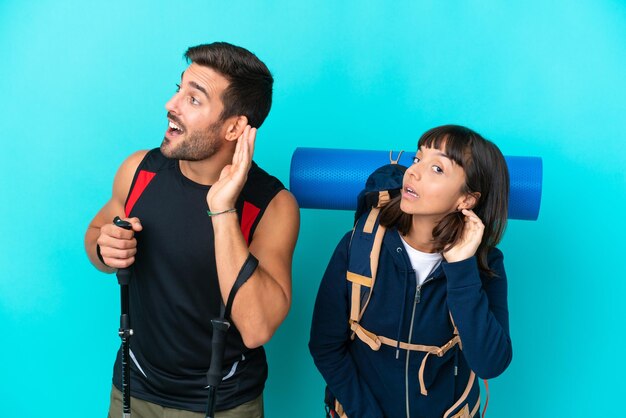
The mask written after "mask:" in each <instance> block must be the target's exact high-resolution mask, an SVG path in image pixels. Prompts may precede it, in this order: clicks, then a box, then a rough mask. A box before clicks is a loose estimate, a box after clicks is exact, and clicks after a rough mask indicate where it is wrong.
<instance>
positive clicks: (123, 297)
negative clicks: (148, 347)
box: [113, 216, 133, 418]
mask: <svg viewBox="0 0 626 418" xmlns="http://www.w3.org/2000/svg"><path fill="white" fill-rule="evenodd" d="M113 223H114V224H115V225H117V226H119V227H120V228H124V229H128V230H130V229H132V226H131V225H130V223H129V222H127V221H123V220H122V219H120V217H119V216H116V217H115V219H113ZM116 275H117V282H118V283H119V285H120V302H121V303H120V305H121V311H122V313H121V315H120V329H119V331H118V334H119V336H120V338H121V339H122V399H123V403H122V418H130V363H129V361H128V360H129V357H130V336H131V335H133V330H132V329H131V328H130V313H129V309H128V306H129V305H128V299H129V297H128V284H129V283H130V275H131V272H130V268H129V267H127V268H121V269H118V270H117V274H116Z"/></svg>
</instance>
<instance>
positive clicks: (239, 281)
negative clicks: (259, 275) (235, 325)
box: [222, 253, 259, 318]
mask: <svg viewBox="0 0 626 418" xmlns="http://www.w3.org/2000/svg"><path fill="white" fill-rule="evenodd" d="M258 265H259V260H257V259H256V257H255V256H253V255H252V253H248V258H246V261H244V263H243V265H242V266H241V270H239V274H238V275H237V278H236V279H235V283H233V287H232V288H231V289H230V293H229V294H228V301H227V302H226V308H225V310H224V315H223V316H222V318H230V311H231V309H232V307H233V301H234V300H235V295H236V294H237V292H238V291H239V288H240V287H241V286H243V284H244V283H245V282H247V281H248V279H249V278H250V277H251V276H252V273H254V270H256V268H257V266H258Z"/></svg>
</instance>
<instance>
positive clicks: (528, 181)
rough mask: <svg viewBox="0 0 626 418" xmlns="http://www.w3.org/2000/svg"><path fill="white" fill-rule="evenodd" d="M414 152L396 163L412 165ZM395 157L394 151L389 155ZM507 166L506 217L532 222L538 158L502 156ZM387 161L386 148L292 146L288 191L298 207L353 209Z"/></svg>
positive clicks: (539, 178) (536, 198)
mask: <svg viewBox="0 0 626 418" xmlns="http://www.w3.org/2000/svg"><path fill="white" fill-rule="evenodd" d="M414 155H415V154H414V152H404V153H402V155H401V157H400V160H399V161H398V163H399V164H402V165H404V166H407V167H408V166H409V165H411V164H412V162H413V161H412V160H413V156H414ZM391 158H393V159H394V160H395V159H397V158H398V152H394V153H393V156H392V157H391ZM504 158H505V159H506V163H507V166H508V168H509V177H510V194H509V219H523V220H529V221H534V220H537V217H538V216H539V206H540V204H541V182H542V161H541V158H540V157H518V156H505V157H504ZM389 162H390V152H389V151H369V150H354V149H332V148H296V150H295V151H294V153H293V156H292V158H291V169H290V174H289V185H290V190H291V192H292V193H293V194H294V196H295V197H296V200H297V201H298V204H299V205H300V207H301V208H309V209H343V210H355V209H356V198H357V195H358V194H359V192H360V191H361V190H363V188H364V187H365V181H366V180H367V178H368V177H369V175H370V174H371V173H372V172H373V171H374V170H376V169H377V168H378V167H381V166H383V165H385V164H389Z"/></svg>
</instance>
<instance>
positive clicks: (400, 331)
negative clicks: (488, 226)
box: [309, 228, 512, 418]
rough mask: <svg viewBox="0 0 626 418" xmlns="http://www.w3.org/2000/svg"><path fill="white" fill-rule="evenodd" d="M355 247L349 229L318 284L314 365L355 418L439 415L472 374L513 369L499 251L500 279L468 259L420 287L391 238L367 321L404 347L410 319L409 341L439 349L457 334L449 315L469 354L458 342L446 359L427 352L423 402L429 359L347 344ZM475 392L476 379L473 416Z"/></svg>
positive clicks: (391, 233)
mask: <svg viewBox="0 0 626 418" xmlns="http://www.w3.org/2000/svg"><path fill="white" fill-rule="evenodd" d="M349 246H350V233H348V234H346V236H345V237H344V238H343V239H342V240H341V241H340V242H339V245H338V246H337V249H336V250H335V253H334V254H333V256H332V258H331V260H330V262H329V264H328V267H327V269H326V273H325V274H324V277H323V279H322V282H321V284H320V288H319V292H318V295H317V300H316V302H315V310H314V313H313V323H312V326H311V340H310V342H309V348H310V351H311V354H312V356H313V359H314V361H315V365H316V366H317V368H318V369H319V371H320V372H321V374H322V376H323V377H324V379H325V380H326V383H327V384H328V387H329V389H330V391H331V392H332V393H333V395H334V396H335V397H336V398H337V400H338V401H339V402H340V403H341V404H342V406H343V408H344V410H345V412H346V414H347V416H348V417H349V418H370V417H371V418H381V417H385V418H405V417H407V416H410V417H412V418H422V417H423V418H440V417H442V416H443V414H444V413H445V411H446V410H447V409H448V408H450V407H451V406H452V405H453V404H454V403H455V401H456V400H457V399H459V398H460V397H461V394H462V393H463V391H464V390H465V388H466V386H467V382H468V378H469V375H470V372H471V370H473V371H474V372H475V373H476V375H477V376H479V377H481V378H485V379H488V378H493V377H496V376H498V375H499V374H500V373H502V372H503V371H504V370H505V369H506V368H507V366H508V365H509V363H510V362H511V358H512V348H511V340H510V337H509V317H508V308H507V281H506V274H505V271H504V265H503V256H502V252H500V250H498V249H493V250H491V251H490V253H489V257H488V263H489V266H490V268H491V269H493V270H494V271H495V272H496V274H497V276H496V277H487V275H485V274H484V273H482V272H479V269H478V264H477V260H476V258H475V257H471V258H469V259H467V260H463V261H459V262H455V263H447V262H445V261H444V262H442V264H441V265H440V266H439V267H438V268H437V269H436V270H435V271H434V272H433V273H432V274H431V276H429V277H428V278H427V279H426V281H425V282H424V283H423V284H422V286H420V287H418V286H417V281H416V276H415V272H414V271H413V268H412V267H411V263H410V261H409V258H408V256H407V254H406V253H405V249H404V246H403V244H402V241H401V240H400V236H399V233H398V231H397V230H396V229H395V228H390V229H389V230H388V231H387V232H386V234H385V237H384V239H383V245H382V249H381V254H380V260H379V267H378V276H377V278H376V284H375V285H374V289H373V291H372V297H371V300H370V302H369V305H368V307H367V309H366V311H365V313H364V315H363V318H362V319H361V321H360V324H361V325H362V326H363V327H364V328H365V329H367V330H368V331H370V332H373V333H374V334H376V335H381V336H385V337H388V338H391V339H394V340H398V339H399V340H400V341H405V342H407V341H408V340H409V331H410V330H409V328H410V324H411V317H412V316H413V331H412V337H411V341H410V342H411V343H413V344H421V345H432V346H439V347H441V346H442V345H444V344H445V343H447V342H448V341H450V339H451V338H453V336H454V334H453V325H452V323H451V321H450V314H452V317H453V318H454V322H455V324H456V326H457V328H458V332H459V335H460V338H461V342H462V347H463V349H462V350H459V347H458V345H457V346H455V347H454V348H452V349H451V350H449V351H448V352H447V353H446V354H444V355H443V356H442V357H437V356H433V355H431V356H429V358H428V359H427V361H426V366H425V370H424V384H425V387H426V389H427V390H428V394H427V395H426V396H424V395H422V394H421V393H420V384H419V381H418V370H419V367H420V364H421V362H422V359H423V358H424V356H425V355H426V353H423V352H415V351H413V352H408V353H407V351H405V350H402V349H400V350H397V349H396V348H394V347H390V346H387V345H382V346H381V348H380V350H378V351H374V350H372V349H371V348H370V347H369V346H368V345H366V344H365V343H363V342H362V341H361V340H360V339H359V338H358V337H357V338H355V339H354V340H351V339H350V335H351V333H352V332H351V330H350V326H349V323H348V320H349V317H350V294H351V286H350V283H349V282H348V281H347V280H346V271H347V266H348V257H349V253H348V252H349ZM368 256H369V255H368ZM414 305H415V313H414V315H412V314H413V308H414ZM407 355H408V356H409V363H408V364H409V365H408V375H407V374H406V373H405V367H406V360H407V357H406V356H407ZM455 365H457V367H458V373H457V375H456V376H455V373H454V369H455ZM470 368H471V370H470ZM405 380H406V382H405ZM406 383H408V385H407V384H406ZM407 392H408V399H407V396H406V395H405V393H407ZM478 396H479V386H478V382H475V383H474V386H473V387H472V390H471V392H470V394H469V396H468V397H467V400H466V403H468V404H469V409H470V410H471V409H472V407H473V406H474V404H475V403H476V402H477V400H478ZM407 404H408V405H407ZM464 404H465V403H464ZM464 404H463V405H464ZM463 405H461V407H462V406H463ZM407 408H408V411H407ZM455 412H456V411H455Z"/></svg>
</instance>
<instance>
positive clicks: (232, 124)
mask: <svg viewBox="0 0 626 418" xmlns="http://www.w3.org/2000/svg"><path fill="white" fill-rule="evenodd" d="M225 126H226V134H225V138H226V140H227V141H236V140H237V139H238V138H239V137H240V136H241V134H243V130H244V129H245V128H246V126H248V118H247V117H246V116H244V115H239V116H231V117H230V118H228V119H226V124H225Z"/></svg>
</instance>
